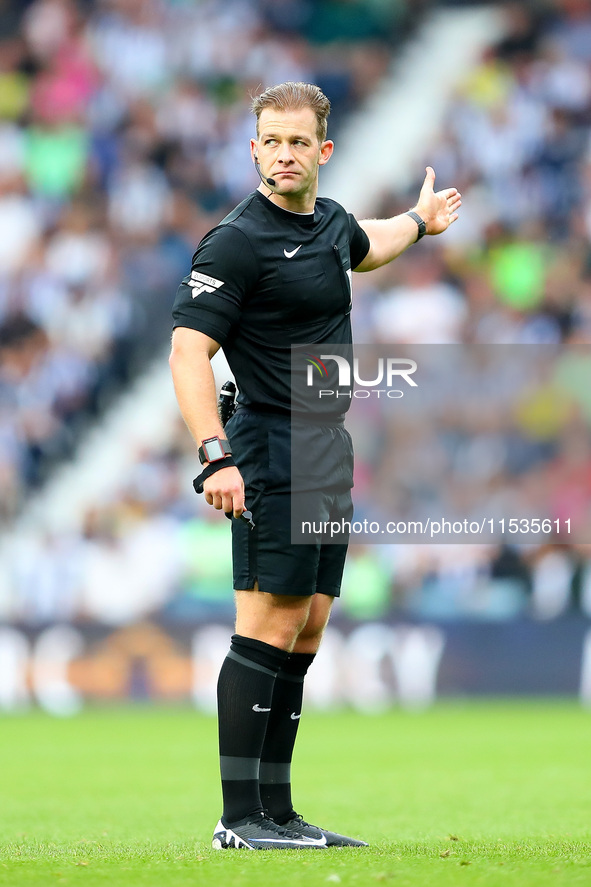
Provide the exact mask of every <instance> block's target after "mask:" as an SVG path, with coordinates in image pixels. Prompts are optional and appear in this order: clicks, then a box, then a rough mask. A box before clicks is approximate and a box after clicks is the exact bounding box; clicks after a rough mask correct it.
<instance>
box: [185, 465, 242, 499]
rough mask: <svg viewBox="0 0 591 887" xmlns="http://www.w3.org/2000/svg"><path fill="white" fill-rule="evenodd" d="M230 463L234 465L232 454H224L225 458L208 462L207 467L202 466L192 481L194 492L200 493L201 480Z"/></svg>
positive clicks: (201, 488)
mask: <svg viewBox="0 0 591 887" xmlns="http://www.w3.org/2000/svg"><path fill="white" fill-rule="evenodd" d="M232 465H236V463H235V462H234V459H233V458H232V456H226V458H225V459H218V460H216V461H215V462H210V464H209V465H208V466H207V468H204V469H203V471H202V472H201V474H200V475H199V476H198V477H196V478H195V480H194V481H193V489H194V490H195V492H196V493H202V492H203V482H204V481H206V480H207V478H208V477H211V475H212V474H215V473H216V471H221V469H222V468H231V467H232Z"/></svg>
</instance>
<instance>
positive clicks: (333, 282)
mask: <svg viewBox="0 0 591 887" xmlns="http://www.w3.org/2000/svg"><path fill="white" fill-rule="evenodd" d="M368 250H369V239H368V237H367V234H366V233H365V231H363V229H362V228H361V227H360V226H359V224H358V223H357V221H356V220H355V219H354V218H353V216H352V215H350V214H348V213H347V212H346V211H345V210H344V209H343V207H342V206H340V204H338V203H336V202H335V201H334V200H329V199H327V198H318V199H317V200H316V206H315V209H314V213H313V214H310V215H306V214H300V213H292V212H289V211H288V210H284V209H282V208H281V207H278V206H276V205H275V204H274V203H272V202H271V201H270V200H268V199H267V198H266V197H264V196H263V194H261V192H260V191H254V192H253V193H252V194H250V195H249V196H248V197H247V198H246V199H245V200H243V201H242V203H240V204H239V205H238V206H237V207H236V209H234V210H233V211H232V212H231V213H230V214H229V215H228V216H226V218H225V219H223V221H222V222H220V224H219V225H217V226H216V227H215V228H213V229H212V230H211V231H210V232H209V233H208V234H206V236H205V237H204V238H203V240H202V241H201V243H200V244H199V246H198V248H197V251H196V253H195V255H194V256H193V266H192V270H191V274H190V275H188V276H187V277H185V278H184V279H183V281H182V283H181V285H180V287H179V289H178V292H177V296H176V299H175V303H174V308H173V317H174V326H175V327H178V326H180V327H189V328H190V329H194V330H198V331H200V332H202V333H205V334H206V335H208V336H210V337H211V338H212V339H214V340H215V341H216V342H219V344H220V345H221V346H222V348H223V350H224V353H225V355H226V358H227V360H228V363H229V365H230V368H231V370H232V372H233V373H234V376H235V377H236V381H237V384H238V387H239V390H240V394H239V398H238V400H239V402H240V403H241V404H242V405H244V406H248V407H251V408H253V409H257V408H259V409H263V410H264V409H267V410H269V409H272V410H278V411H281V412H285V413H288V412H289V411H290V407H291V389H290V378H291V346H292V345H304V344H305V345H310V346H314V351H315V353H320V349H319V347H318V346H320V345H322V344H323V343H327V344H328V343H330V344H337V345H344V346H347V345H350V344H351V323H350V317H349V313H350V310H351V270H352V269H354V268H356V267H357V266H358V265H359V264H360V263H361V262H362V261H363V259H364V258H365V256H366V255H367V253H368ZM344 400H346V398H345V399H344ZM341 405H342V408H343V412H344V411H345V404H344V403H341ZM347 405H348V404H347Z"/></svg>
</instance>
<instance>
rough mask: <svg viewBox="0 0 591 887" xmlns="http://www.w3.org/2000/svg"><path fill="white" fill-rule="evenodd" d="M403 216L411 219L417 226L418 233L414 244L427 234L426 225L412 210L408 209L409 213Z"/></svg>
mask: <svg viewBox="0 0 591 887" xmlns="http://www.w3.org/2000/svg"><path fill="white" fill-rule="evenodd" d="M405 215H407V216H410V217H411V219H413V220H414V221H415V222H416V223H417V225H418V226H419V233H418V235H417V239H416V240H415V243H417V242H418V241H419V240H420V239H421V237H424V236H425V234H426V233H427V225H426V223H425V220H424V219H422V218H421V217H420V215H419V214H418V213H416V212H415V211H414V210H412V209H409V211H408V212H407V213H405Z"/></svg>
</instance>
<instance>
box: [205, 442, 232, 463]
mask: <svg viewBox="0 0 591 887" xmlns="http://www.w3.org/2000/svg"><path fill="white" fill-rule="evenodd" d="M202 443H203V452H204V453H205V457H206V459H207V461H208V462H217V460H218V459H223V458H224V456H225V455H226V454H225V453H224V449H223V447H222V445H221V443H220V439H219V437H211V438H209V440H204V441H203V442H202Z"/></svg>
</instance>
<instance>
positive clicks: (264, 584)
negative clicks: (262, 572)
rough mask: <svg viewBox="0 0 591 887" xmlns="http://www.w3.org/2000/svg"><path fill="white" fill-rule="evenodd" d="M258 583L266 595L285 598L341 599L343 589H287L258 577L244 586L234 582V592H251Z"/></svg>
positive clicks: (333, 587) (330, 586)
mask: <svg viewBox="0 0 591 887" xmlns="http://www.w3.org/2000/svg"><path fill="white" fill-rule="evenodd" d="M257 582H258V585H259V588H258V590H259V591H262V592H264V593H266V594H277V595H282V596H284V597H312V595H313V594H326V595H328V596H329V597H340V594H341V589H340V587H339V586H338V585H321V586H319V587H317V588H313V589H309V588H302V587H301V586H294V585H292V586H290V587H289V588H286V586H285V584H284V583H278V582H271V581H266V580H264V579H260V578H258V577H256V576H254V577H252V576H250V577H249V578H248V579H246V580H245V582H244V584H243V585H242V584H239V582H237V581H235V582H234V591H250V590H251V589H253V588H254V585H255V583H257Z"/></svg>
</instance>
